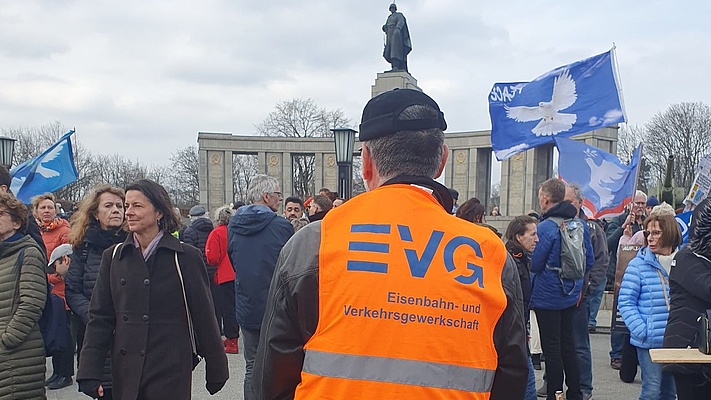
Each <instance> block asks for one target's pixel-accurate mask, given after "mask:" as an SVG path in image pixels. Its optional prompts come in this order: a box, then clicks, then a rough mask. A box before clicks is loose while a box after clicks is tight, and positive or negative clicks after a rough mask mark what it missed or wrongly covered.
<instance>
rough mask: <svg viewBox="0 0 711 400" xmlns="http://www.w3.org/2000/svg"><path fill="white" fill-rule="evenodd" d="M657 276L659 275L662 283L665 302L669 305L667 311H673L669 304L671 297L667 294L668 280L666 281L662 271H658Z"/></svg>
mask: <svg viewBox="0 0 711 400" xmlns="http://www.w3.org/2000/svg"><path fill="white" fill-rule="evenodd" d="M657 274H658V275H659V280H660V281H662V293H664V302H665V303H667V311H669V310H671V306H670V304H669V295H668V294H667V280H666V279H664V275H662V271H660V270H657Z"/></svg>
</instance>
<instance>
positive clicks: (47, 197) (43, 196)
mask: <svg viewBox="0 0 711 400" xmlns="http://www.w3.org/2000/svg"><path fill="white" fill-rule="evenodd" d="M45 200H52V207H56V206H55V205H54V204H55V203H56V202H57V199H56V198H55V197H54V195H53V194H52V193H43V194H38V195H37V196H35V197H33V198H32V210H33V211H37V209H38V208H39V203H41V202H43V201H45Z"/></svg>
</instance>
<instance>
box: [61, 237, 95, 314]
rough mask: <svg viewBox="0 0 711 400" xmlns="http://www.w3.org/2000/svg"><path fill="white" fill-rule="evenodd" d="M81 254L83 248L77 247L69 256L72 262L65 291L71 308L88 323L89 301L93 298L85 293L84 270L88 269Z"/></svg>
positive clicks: (65, 281)
mask: <svg viewBox="0 0 711 400" xmlns="http://www.w3.org/2000/svg"><path fill="white" fill-rule="evenodd" d="M80 254H81V250H80V249H79V248H75V249H74V252H73V253H72V255H71V256H69V257H70V259H71V262H70V263H69V271H68V272H67V277H66V279H65V280H64V283H65V289H64V293H65V296H66V299H67V305H69V308H70V309H71V310H72V311H73V312H74V314H76V315H78V316H79V319H81V322H82V323H83V324H84V325H86V324H87V323H88V322H89V303H90V302H91V298H90V297H87V296H86V295H85V294H84V272H85V270H86V263H84V260H82V258H81V256H80Z"/></svg>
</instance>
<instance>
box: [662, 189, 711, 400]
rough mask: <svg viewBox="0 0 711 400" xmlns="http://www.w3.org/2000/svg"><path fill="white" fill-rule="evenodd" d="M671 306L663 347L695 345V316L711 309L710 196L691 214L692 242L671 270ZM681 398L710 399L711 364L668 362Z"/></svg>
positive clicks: (690, 230) (681, 253)
mask: <svg viewBox="0 0 711 400" xmlns="http://www.w3.org/2000/svg"><path fill="white" fill-rule="evenodd" d="M669 296H670V298H671V309H670V311H669V319H668V321H667V328H666V330H665V331H664V347H671V348H686V347H692V348H696V347H697V346H698V343H697V337H696V334H697V332H698V328H697V322H696V319H697V318H698V317H699V316H700V315H701V314H702V313H704V312H706V310H708V309H711V199H706V200H704V201H702V202H701V204H699V205H698V206H697V207H696V208H695V209H694V214H693V217H692V218H691V227H690V229H689V243H688V244H687V246H686V247H685V248H683V249H682V250H681V251H679V252H678V253H677V255H676V257H674V263H673V264H672V268H671V272H670V273H669ZM664 371H665V372H669V373H671V374H673V376H674V382H675V383H676V392H677V396H678V398H679V400H687V399H711V366H709V365H708V364H705V365H701V364H668V365H665V366H664Z"/></svg>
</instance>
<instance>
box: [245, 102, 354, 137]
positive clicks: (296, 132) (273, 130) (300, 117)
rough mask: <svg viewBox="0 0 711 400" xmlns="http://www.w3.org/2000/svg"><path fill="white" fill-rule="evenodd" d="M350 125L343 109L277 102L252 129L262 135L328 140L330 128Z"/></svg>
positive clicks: (304, 103) (314, 104)
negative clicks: (329, 109) (324, 138)
mask: <svg viewBox="0 0 711 400" xmlns="http://www.w3.org/2000/svg"><path fill="white" fill-rule="evenodd" d="M349 124H350V120H349V119H348V118H346V117H345V113H344V112H343V110H341V109H340V108H339V109H336V110H332V111H328V110H326V109H325V108H319V107H318V106H317V105H316V103H315V102H314V101H313V100H312V99H292V100H285V101H282V102H279V103H277V105H276V106H275V107H274V111H272V112H270V113H269V115H267V118H266V119H265V120H264V121H262V122H261V123H260V124H257V125H256V126H255V128H256V129H257V133H259V134H260V135H264V136H286V137H331V136H333V132H331V129H333V128H342V127H346V126H348V125H349Z"/></svg>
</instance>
